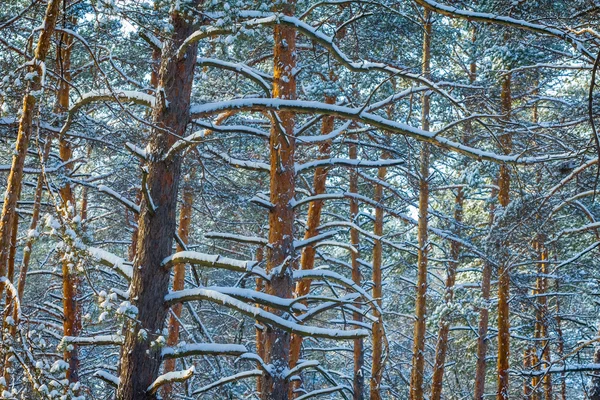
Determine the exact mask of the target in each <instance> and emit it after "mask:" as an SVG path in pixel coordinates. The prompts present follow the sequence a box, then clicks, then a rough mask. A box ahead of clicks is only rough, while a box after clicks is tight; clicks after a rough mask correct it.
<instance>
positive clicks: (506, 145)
mask: <svg viewBox="0 0 600 400" xmlns="http://www.w3.org/2000/svg"><path fill="white" fill-rule="evenodd" d="M510 85H511V75H510V74H507V75H505V76H504V78H503V79H502V93H501V101H502V113H503V114H504V115H505V117H506V119H507V120H508V119H509V118H510V112H511V107H512V106H511V104H512V98H511V91H510ZM499 140H500V144H501V145H502V147H503V151H504V152H505V153H509V152H510V150H511V148H512V140H511V137H510V134H503V135H501V136H500V138H499ZM498 187H499V190H498V201H499V203H500V205H501V206H502V207H503V208H504V210H506V207H507V206H508V204H509V202H510V172H509V169H508V166H507V165H505V164H503V165H501V166H500V175H499V176H498ZM507 245H508V243H504V245H503V247H504V248H506V246H507ZM502 251H504V250H502ZM501 258H502V259H501V260H500V266H499V268H498V391H497V398H498V400H505V399H508V397H509V383H508V368H509V358H510V320H509V318H510V315H509V305H508V302H509V300H510V276H509V266H508V265H507V260H506V259H504V257H501Z"/></svg>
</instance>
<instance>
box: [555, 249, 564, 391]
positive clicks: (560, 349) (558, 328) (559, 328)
mask: <svg viewBox="0 0 600 400" xmlns="http://www.w3.org/2000/svg"><path fill="white" fill-rule="evenodd" d="M554 258H555V260H554V261H556V256H554ZM554 285H555V289H556V292H557V293H558V292H559V291H560V290H559V289H560V288H559V283H558V279H557V280H556V281H555V282H554ZM556 334H557V335H558V338H557V343H556V344H557V346H556V353H557V356H558V358H559V359H562V358H563V356H564V353H565V339H564V337H563V332H562V318H561V316H560V296H557V297H556ZM563 364H564V362H563ZM565 375H566V374H565V373H564V372H561V374H560V398H559V399H560V400H567V381H566V380H565Z"/></svg>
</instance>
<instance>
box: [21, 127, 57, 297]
mask: <svg viewBox="0 0 600 400" xmlns="http://www.w3.org/2000/svg"><path fill="white" fill-rule="evenodd" d="M51 147H52V137H51V136H48V137H47V138H46V143H45V144H44V150H43V155H42V160H41V163H42V164H44V163H45V162H46V160H47V159H48V155H49V154H50V148H51ZM43 194H44V174H40V175H39V176H38V180H37V185H36V187H35V194H34V195H33V209H32V211H31V222H30V223H29V231H31V232H36V231H37V226H38V222H39V220H40V208H41V206H42V195H43ZM34 241H35V235H30V236H28V237H27V241H26V242H25V247H24V248H23V261H22V262H21V268H20V270H19V284H18V286H17V293H18V296H19V300H20V301H21V302H22V301H23V295H24V294H25V283H26V282H27V271H28V270H29V262H30V261H31V251H32V249H33V242H34Z"/></svg>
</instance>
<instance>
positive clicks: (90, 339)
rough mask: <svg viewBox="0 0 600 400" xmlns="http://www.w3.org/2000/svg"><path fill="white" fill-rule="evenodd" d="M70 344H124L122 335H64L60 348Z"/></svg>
mask: <svg viewBox="0 0 600 400" xmlns="http://www.w3.org/2000/svg"><path fill="white" fill-rule="evenodd" d="M70 344H76V345H78V346H102V345H116V346H120V345H122V344H123V336H121V335H98V336H64V337H63V338H62V340H61V342H60V344H59V345H58V348H61V349H62V348H66V347H67V346H68V345H70Z"/></svg>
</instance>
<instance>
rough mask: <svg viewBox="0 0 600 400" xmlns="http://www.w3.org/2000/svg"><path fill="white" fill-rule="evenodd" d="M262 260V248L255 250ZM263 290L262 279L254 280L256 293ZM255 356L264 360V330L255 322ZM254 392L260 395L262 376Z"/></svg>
mask: <svg viewBox="0 0 600 400" xmlns="http://www.w3.org/2000/svg"><path fill="white" fill-rule="evenodd" d="M263 260H264V250H263V248H262V247H259V248H257V249H256V261H257V262H259V263H262V262H263ZM264 290H265V283H264V281H263V279H262V278H256V291H257V292H263V291H264ZM256 306H257V307H262V306H261V305H260V304H257V305H256ZM256 322H257V323H256V354H257V355H258V356H259V357H260V358H261V359H264V358H265V339H264V329H265V326H264V325H263V324H261V323H258V321H256ZM256 392H257V393H258V395H259V397H260V396H261V393H262V376H258V377H257V378H256Z"/></svg>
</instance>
